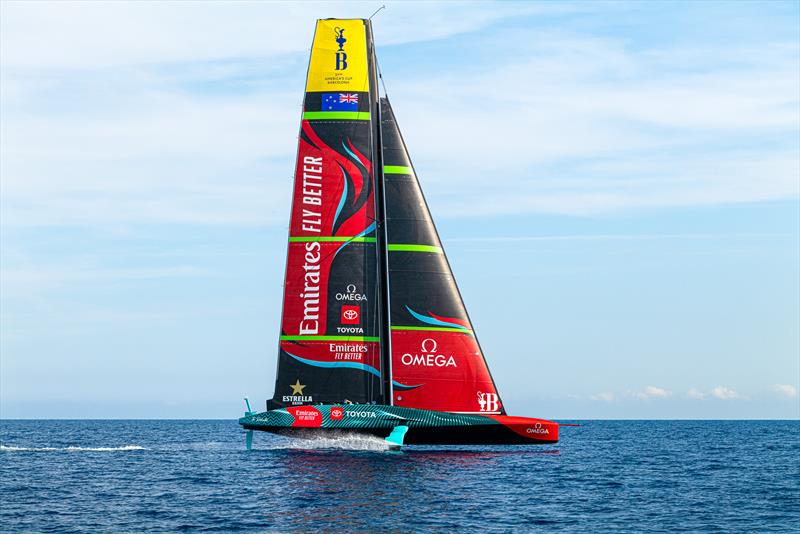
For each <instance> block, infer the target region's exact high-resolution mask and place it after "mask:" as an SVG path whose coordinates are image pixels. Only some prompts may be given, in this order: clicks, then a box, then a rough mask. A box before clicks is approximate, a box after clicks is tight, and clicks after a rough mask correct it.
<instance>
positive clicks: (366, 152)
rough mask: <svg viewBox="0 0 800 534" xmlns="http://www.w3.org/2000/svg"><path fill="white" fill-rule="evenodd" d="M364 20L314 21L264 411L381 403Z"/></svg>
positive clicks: (371, 101) (369, 58)
mask: <svg viewBox="0 0 800 534" xmlns="http://www.w3.org/2000/svg"><path fill="white" fill-rule="evenodd" d="M373 58H374V53H373V51H372V34H371V28H370V27H369V23H368V21H363V20H319V21H317V27H316V31H315V33H314V41H313V45H312V49H311V59H310V63H309V68H308V77H307V81H306V93H305V102H304V106H303V117H302V123H301V128H300V136H299V145H298V151H297V163H296V168H295V178H294V194H293V204H292V214H291V220H290V228H289V244H288V256H287V264H286V279H285V283H284V296H283V320H282V325H281V336H280V350H279V357H278V372H277V376H276V383H275V394H274V397H273V399H272V402H271V403H270V405H271V406H272V407H276V406H287V405H297V404H312V403H320V402H325V403H342V402H353V403H367V402H376V401H381V400H383V398H382V393H381V362H380V346H379V339H380V338H379V330H380V325H379V315H378V305H379V303H378V267H377V253H378V252H377V247H376V227H377V225H376V221H375V199H376V196H375V183H374V178H373V176H374V174H373V153H374V148H373V147H374V142H375V139H374V136H375V132H376V128H377V122H373V121H377V117H376V115H377V113H376V111H377V105H376V104H377V101H376V99H377V90H376V88H375V87H374V82H373V81H371V80H372V77H371V76H370V72H371V71H372V70H374V66H373V65H372V62H373Z"/></svg>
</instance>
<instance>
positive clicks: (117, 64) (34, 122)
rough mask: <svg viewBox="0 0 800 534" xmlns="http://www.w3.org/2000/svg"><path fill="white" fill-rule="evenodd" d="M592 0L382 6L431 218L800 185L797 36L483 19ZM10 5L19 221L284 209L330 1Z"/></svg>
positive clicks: (349, 12)
mask: <svg viewBox="0 0 800 534" xmlns="http://www.w3.org/2000/svg"><path fill="white" fill-rule="evenodd" d="M583 9H592V7H591V5H585V6H579V7H576V6H575V5H565V6H552V5H535V4H533V5H528V4H509V5H505V4H483V3H465V4H462V3H459V4H458V5H457V7H454V6H453V5H450V4H446V3H444V4H432V3H431V4H428V3H413V4H410V5H409V4H390V5H389V10H387V12H386V13H382V14H381V15H379V16H378V17H377V18H376V19H375V26H376V28H375V32H376V36H377V39H378V42H379V44H380V46H381V47H384V49H385V50H386V51H387V52H391V55H394V56H396V57H397V56H398V55H399V57H401V58H405V61H397V60H396V59H395V66H394V68H393V69H392V70H391V71H390V72H389V71H386V72H384V73H383V74H384V78H385V79H386V81H387V84H388V85H389V89H390V91H391V94H392V97H393V104H394V106H395V109H396V111H397V114H398V118H399V121H400V124H401V125H402V127H403V129H404V135H405V137H406V140H407V141H408V144H409V147H410V149H411V152H412V153H411V155H412V158H413V159H414V161H415V165H416V167H417V170H418V171H420V176H421V180H422V181H423V185H424V187H425V189H426V193H427V195H428V198H429V201H430V203H431V206H432V208H433V211H434V215H435V216H436V217H441V216H467V215H469V216H476V215H494V214H500V213H529V212H548V213H568V214H592V213H603V212H615V211H624V210H631V209H641V208H652V207H663V206H691V205H706V204H719V203H734V202H754V201H763V200H772V199H781V198H792V197H796V196H798V194H800V191H799V190H798V181H799V179H800V175H798V168H797V167H798V166H797V161H798V157H799V155H798V151H797V147H796V143H794V142H793V140H794V139H796V132H797V124H798V121H800V104H798V97H797V94H798V93H799V92H800V88H799V87H798V80H797V77H796V72H797V69H798V60H797V46H796V44H793V43H789V44H788V45H786V44H782V43H775V44H769V45H765V44H758V45H752V46H751V45H747V46H745V45H742V46H741V47H740V48H736V47H730V48H725V49H716V48H709V47H704V46H702V43H699V44H698V43H695V44H697V46H694V47H693V48H692V53H691V54H690V53H687V49H686V47H685V46H684V45H680V46H673V45H671V44H669V43H667V44H663V45H661V46H660V47H659V48H649V49H646V50H637V49H636V48H634V47H632V46H631V45H630V44H629V43H628V42H626V41H624V40H622V39H612V38H609V37H607V36H600V35H601V34H597V35H593V34H592V33H591V29H590V28H583V29H581V30H575V29H574V28H572V29H571V27H570V26H569V24H568V23H567V24H566V25H565V26H564V27H563V28H562V29H559V30H551V31H541V29H540V28H531V29H530V30H520V29H516V30H512V29H506V30H504V31H494V29H492V28H488V29H487V26H488V25H490V24H492V23H494V22H497V21H498V20H502V19H503V18H506V17H511V16H514V17H523V16H526V15H530V14H531V13H538V14H540V15H541V16H546V15H548V14H549V13H550V12H553V11H555V12H558V13H563V12H570V11H574V10H583ZM2 10H3V16H2V17H0V19H1V20H2V32H0V35H2V46H0V54H2V57H1V58H0V59H2V69H3V76H2V91H0V106H1V108H0V110H1V111H2V118H3V120H2V124H1V125H0V126H2V132H0V140H1V141H2V142H0V174H2V188H3V206H2V207H3V209H2V217H3V223H4V224H5V225H57V224H65V223H66V224H83V223H87V224H96V223H108V222H119V221H123V222H181V223H209V224H223V223H237V224H285V222H286V219H287V212H288V205H289V202H288V198H289V188H290V184H291V176H290V175H291V173H292V170H293V167H294V157H295V156H294V155H295V150H296V132H297V129H298V121H299V112H300V110H299V105H300V97H301V95H302V93H301V91H302V86H303V76H304V73H305V66H306V62H307V49H308V46H309V42H310V39H311V33H312V30H313V23H312V21H313V19H315V18H316V17H317V16H324V14H326V13H327V12H329V11H331V10H332V8H331V6H330V5H328V4H300V5H295V4H283V5H276V4H272V3H242V4H236V5H233V6H232V5H231V4H213V3H204V2H201V3H197V4H189V3H140V2H130V3H127V2H115V3H106V4H101V3H86V2H81V3H67V2H58V3H51V4H45V3H42V2H37V3H27V4H26V3H21V2H20V3H10V2H5V3H3V4H2ZM335 11H336V12H337V15H339V16H365V15H366V14H367V13H365V11H368V10H365V5H364V4H363V3H348V4H337V5H336V9H335ZM278 12H280V21H279V23H277V21H276V13H278ZM67 19H68V20H70V24H64V22H63V21H64V20H67ZM420 19H424V20H425V21H426V23H425V24H419V20H420ZM478 30H481V31H478ZM464 32H473V33H472V34H471V35H470V39H471V43H472V44H473V45H474V46H475V48H476V49H477V50H492V51H493V53H492V54H490V55H481V54H476V55H475V56H474V57H473V58H471V60H470V62H469V63H466V62H464V61H463V59H462V58H461V57H460V56H455V55H453V54H450V53H449V52H448V53H447V54H448V55H443V56H441V57H437V58H436V62H437V64H438V65H439V68H437V69H436V70H435V71H431V69H430V68H429V67H428V70H425V65H424V63H427V62H429V60H430V59H431V54H434V53H437V54H438V53H441V54H445V52H443V51H440V50H442V49H441V48H436V46H437V45H436V43H431V44H430V45H429V49H430V51H425V50H423V49H420V47H419V45H416V46H415V47H410V46H394V45H398V44H401V43H402V44H408V43H410V42H421V41H430V40H435V39H439V40H443V39H447V38H449V37H453V36H457V35H459V34H462V33H464ZM232 34H235V36H236V38H231V35H232ZM143 35H146V38H143ZM98 43H102V46H99V45H98ZM412 49H415V50H412ZM403 54H408V56H404V55H403ZM387 56H389V54H387ZM390 57H391V56H390ZM419 59H426V61H423V62H422V63H423V65H418V64H417V60H419ZM687 60H689V61H688V62H687ZM498 88H503V90H498ZM506 88H515V89H514V90H506ZM420 95H424V98H423V97H421V96H420ZM472 102H480V105H477V106H473V105H472V104H471V103H472ZM432 117H435V120H431V119H432ZM774 139H784V141H781V142H773V141H771V140H774ZM787 139H788V141H786V140H787ZM765 140H766V141H765ZM700 147H702V148H700ZM476 155H480V157H476ZM487 176H491V177H496V176H502V177H503V179H502V180H497V179H487Z"/></svg>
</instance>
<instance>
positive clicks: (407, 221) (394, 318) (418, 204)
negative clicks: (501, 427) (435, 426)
mask: <svg viewBox="0 0 800 534" xmlns="http://www.w3.org/2000/svg"><path fill="white" fill-rule="evenodd" d="M381 139H382V143H383V163H384V189H385V195H386V229H387V239H388V243H389V244H388V256H389V259H388V264H389V289H390V292H391V294H390V303H391V329H392V334H391V355H392V357H391V366H392V379H393V384H394V389H393V401H394V404H395V405H398V406H407V407H412V408H422V409H428V410H437V411H448V412H461V413H485V414H504V413H505V410H504V408H503V405H502V402H501V400H500V396H499V395H498V393H497V388H496V387H495V385H494V381H493V380H492V377H491V374H490V372H489V368H488V367H487V365H486V361H485V359H484V357H483V353H482V352H481V348H480V345H479V344H478V342H477V339H476V338H475V333H474V331H473V328H472V324H471V323H470V320H469V316H468V315H467V311H466V308H465V307H464V303H463V302H462V299H461V295H460V294H459V291H458V287H457V286H456V283H455V279H454V278H453V273H452V272H451V270H450V265H449V263H448V261H447V257H446V256H445V254H444V250H443V249H442V245H441V242H440V241H439V236H438V234H437V232H436V227H435V226H434V223H433V219H432V218H431V215H430V212H429V210H428V207H427V204H426V202H425V198H424V196H423V194H422V190H421V188H420V186H419V182H418V181H417V177H416V175H415V174H414V170H413V168H412V167H411V160H410V159H409V156H408V152H407V150H406V147H405V143H404V142H403V139H402V136H401V135H400V130H399V128H398V126H397V122H396V121H395V117H394V113H393V112H392V109H391V106H390V105H389V102H388V100H386V99H381Z"/></svg>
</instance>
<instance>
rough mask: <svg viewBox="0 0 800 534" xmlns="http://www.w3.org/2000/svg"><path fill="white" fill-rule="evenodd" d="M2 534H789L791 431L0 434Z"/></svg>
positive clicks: (105, 424)
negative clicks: (398, 439)
mask: <svg viewBox="0 0 800 534" xmlns="http://www.w3.org/2000/svg"><path fill="white" fill-rule="evenodd" d="M0 530H2V531H3V532H26V531H31V532H167V531H179V530H180V531H195V530H196V531H221V532H233V531H259V532H263V531H275V532H318V531H323V532H336V531H348V532H349V531H360V532H367V531H370V532H372V531H387V530H389V531H397V532H405V531H452V530H469V531H498V532H503V531H508V532H511V531H515V532H525V531H559V530H567V531H575V532H595V531H602V532H612V531H624V532H683V531H707V530H714V531H734V532H768V531H773V532H792V531H794V532H797V531H799V530H800V422H797V421H587V422H583V423H582V424H581V426H580V427H567V428H562V431H561V442H559V443H558V444H556V445H549V446H533V447H531V446H527V447H526V446H494V447H443V446H440V447H436V446H426V447H423V446H416V447H407V448H406V449H404V450H402V451H399V452H398V451H389V450H386V449H385V447H384V446H383V444H382V443H381V441H380V440H378V439H374V438H358V437H353V438H349V439H338V440H315V441H299V440H296V441H292V440H287V439H284V438H279V437H275V436H272V435H269V434H263V433H257V434H256V439H255V449H254V450H252V451H246V450H245V447H244V433H243V431H242V430H241V429H240V427H239V426H238V425H237V424H236V422H235V421H124V420H123V421H9V420H5V421H2V422H0Z"/></svg>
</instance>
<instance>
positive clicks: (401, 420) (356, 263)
mask: <svg viewBox="0 0 800 534" xmlns="http://www.w3.org/2000/svg"><path fill="white" fill-rule="evenodd" d="M298 143H299V145H298V151H297V163H296V168H295V178H294V192H293V197H292V210H291V220H290V228H289V242H288V254H287V261H286V278H285V281H284V294H283V316H282V325H281V332H280V340H279V349H278V370H277V375H276V379H275V393H274V396H273V397H272V399H270V400H268V401H267V410H266V411H264V412H254V411H251V409H250V404H249V401H248V402H247V411H246V412H245V416H244V417H242V418H241V419H239V423H240V424H241V425H242V426H243V427H244V429H246V430H248V433H247V443H248V447H249V446H251V444H252V435H253V433H252V431H254V430H262V431H267V432H272V433H276V434H283V435H288V436H299V437H308V436H314V435H324V436H328V435H334V434H337V433H354V432H355V433H359V434H370V435H375V436H379V437H382V438H384V439H386V440H387V442H388V443H389V444H390V445H392V446H402V445H404V444H540V443H544V444H546V443H554V442H556V441H558V429H559V425H558V424H557V423H555V422H552V421H547V420H544V419H534V418H527V417H512V416H509V415H507V414H506V410H505V407H504V405H503V402H502V399H501V397H500V393H499V391H498V389H497V386H496V384H495V382H494V379H493V378H492V375H491V373H490V371H489V367H488V365H487V363H486V359H485V357H484V354H483V351H482V350H481V346H480V344H479V343H478V338H477V336H476V334H475V330H474V328H473V325H472V323H471V321H470V319H469V316H468V315H467V310H466V308H465V306H464V303H463V301H462V298H461V295H460V293H459V291H458V287H457V286H456V282H455V279H454V277H453V273H452V271H451V269H450V265H449V263H448V260H447V256H446V255H445V253H444V249H443V247H442V243H441V241H440V239H439V235H438V233H437V231H436V227H435V226H434V223H433V219H432V217H431V214H430V211H429V210H428V206H427V203H426V201H425V197H424V196H423V194H422V189H421V188H420V184H419V181H418V179H417V174H416V172H415V171H414V166H413V165H412V163H411V159H410V157H409V154H408V150H407V148H406V144H405V142H404V140H403V136H402V135H401V133H400V128H399V127H398V123H397V120H396V118H395V115H394V112H393V111H392V106H391V104H390V103H389V100H388V98H387V97H386V95H383V96H382V95H381V94H380V92H379V87H378V66H377V58H376V55H375V46H374V40H373V35H372V26H371V23H370V21H369V20H365V19H347V20H345V19H324V20H318V21H317V25H316V29H315V32H314V38H313V45H312V49H311V59H310V62H309V67H308V75H307V80H306V90H305V100H304V105H303V113H302V120H301V127H300V135H299V140H298Z"/></svg>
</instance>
